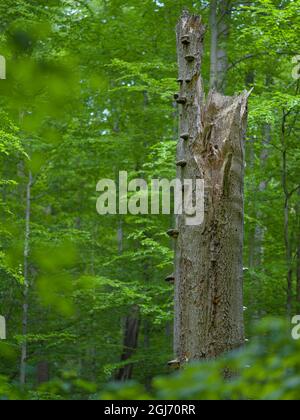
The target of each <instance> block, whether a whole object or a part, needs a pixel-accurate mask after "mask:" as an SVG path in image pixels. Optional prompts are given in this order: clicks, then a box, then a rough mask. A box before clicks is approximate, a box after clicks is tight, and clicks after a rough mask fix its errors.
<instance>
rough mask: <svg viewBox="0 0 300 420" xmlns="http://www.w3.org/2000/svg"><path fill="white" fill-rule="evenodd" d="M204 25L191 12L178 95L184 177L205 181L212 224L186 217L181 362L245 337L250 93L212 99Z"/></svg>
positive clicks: (178, 299) (181, 247)
mask: <svg viewBox="0 0 300 420" xmlns="http://www.w3.org/2000/svg"><path fill="white" fill-rule="evenodd" d="M204 31H205V29H204V25H203V24H202V22H201V19H200V18H199V17H196V16H188V15H187V14H184V15H183V17H182V19H181V20H180V22H179V24H178V27H177V44H178V62H179V79H180V80H182V82H181V91H180V93H179V95H176V98H177V101H178V103H179V104H180V107H181V108H180V128H181V135H180V140H179V143H178V148H177V158H178V160H179V161H180V165H178V172H177V177H178V178H179V179H181V180H183V179H193V180H194V181H195V180H196V179H203V180H204V183H205V218H204V223H203V224H202V225H201V226H187V223H186V221H187V219H186V215H185V214H183V215H180V216H178V217H177V226H176V230H175V231H176V232H178V234H176V235H175V236H174V239H175V240H176V257H175V344H174V347H175V354H176V358H177V359H176V363H180V364H181V363H184V362H185V361H187V360H199V359H203V358H214V357H217V356H219V355H220V354H222V353H224V352H226V351H229V350H232V349H234V348H238V347H240V346H242V345H243V343H244V325H243V285H242V277H243V258H242V256H243V255H242V250H243V213H244V212H243V210H244V206H243V204H244V202H243V178H244V166H245V161H244V136H245V131H246V121H247V99H248V93H247V92H245V93H244V94H242V95H241V96H237V97H233V98H231V97H224V96H222V95H220V94H218V93H216V92H214V91H212V92H210V94H209V95H208V98H207V101H206V103H204V92H203V87H202V80H201V75H200V68H201V60H202V50H203V36H204ZM191 56H192V57H193V59H192V58H191ZM182 133H188V136H186V135H183V134H182ZM182 162H185V165H183V164H182Z"/></svg>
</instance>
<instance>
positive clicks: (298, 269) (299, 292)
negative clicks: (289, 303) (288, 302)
mask: <svg viewBox="0 0 300 420" xmlns="http://www.w3.org/2000/svg"><path fill="white" fill-rule="evenodd" d="M299 200H300V188H299V189H298V204H297V225H298V226H297V263H296V277H297V292H296V293H297V302H298V303H300V201H299Z"/></svg>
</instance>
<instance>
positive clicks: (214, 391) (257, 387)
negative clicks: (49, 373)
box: [0, 318, 300, 400]
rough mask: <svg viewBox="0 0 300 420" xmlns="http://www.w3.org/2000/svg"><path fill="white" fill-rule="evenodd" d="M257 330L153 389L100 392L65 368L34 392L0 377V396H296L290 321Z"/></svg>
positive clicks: (298, 384) (117, 386) (115, 386)
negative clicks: (242, 343)
mask: <svg viewBox="0 0 300 420" xmlns="http://www.w3.org/2000/svg"><path fill="white" fill-rule="evenodd" d="M253 333H254V336H253V337H254V338H253V339H252V340H251V343H250V344H247V346H246V347H245V348H244V349H242V350H239V351H236V352H233V353H231V354H229V355H227V356H225V357H224V358H222V359H220V360H217V361H211V362H203V363H197V364H194V365H189V366H187V367H186V368H185V369H184V370H182V371H180V372H177V373H175V374H172V375H165V376H160V377H157V378H156V379H154V381H153V383H152V386H151V389H150V390H146V389H145V388H144V387H143V386H141V385H139V384H138V383H136V382H129V383H127V384H126V385H124V384H123V385H122V384H121V383H111V384H110V385H109V386H108V387H107V389H106V391H105V392H102V393H100V394H99V390H97V387H96V385H95V384H92V383H88V382H86V381H83V380H81V379H79V378H78V377H76V375H74V374H73V373H72V372H68V373H66V372H65V373H64V374H63V375H62V377H61V378H57V379H56V380H54V381H51V382H49V383H47V384H44V385H43V386H41V387H39V388H38V389H37V390H36V391H34V392H33V391H31V392H30V394H26V393H23V394H20V393H19V392H18V391H17V390H16V389H15V388H14V387H13V386H10V385H8V383H7V382H6V380H5V378H4V377H1V378H0V398H1V399H2V400H4V399H28V398H30V399H37V400H38V399H42V400H44V399H50V400H53V399H74V395H77V397H78V398H82V399H103V400H110V399H112V400H142V399H157V400H181V399H182V400H191V399H194V400H298V399H299V398H300V358H299V352H300V340H298V341H297V340H293V339H292V337H291V326H290V324H289V323H287V322H286V321H285V320H282V319H275V318H272V319H270V318H268V319H265V320H264V321H262V322H260V323H259V324H258V326H256V327H255V329H254V331H253ZM1 350H2V355H3V348H2V349H1ZM2 355H1V356H2ZM8 355H9V353H8V352H7V351H6V357H7V356H8ZM224 370H226V371H227V370H229V371H231V372H235V374H234V375H233V377H232V379H230V380H226V381H225V380H224V379H223V372H224Z"/></svg>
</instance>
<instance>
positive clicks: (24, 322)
mask: <svg viewBox="0 0 300 420" xmlns="http://www.w3.org/2000/svg"><path fill="white" fill-rule="evenodd" d="M31 187H32V174H31V172H29V176H28V184H27V190H26V216H25V242H24V288H23V316H22V335H23V342H22V348H21V364H20V385H21V387H24V385H25V384H26V366H27V338H26V337H27V330H28V298H29V286H30V283H29V253H30V218H31Z"/></svg>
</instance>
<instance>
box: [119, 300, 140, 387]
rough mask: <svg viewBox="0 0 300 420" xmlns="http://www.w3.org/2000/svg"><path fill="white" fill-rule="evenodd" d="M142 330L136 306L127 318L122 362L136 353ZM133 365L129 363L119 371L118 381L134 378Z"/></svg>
mask: <svg viewBox="0 0 300 420" xmlns="http://www.w3.org/2000/svg"><path fill="white" fill-rule="evenodd" d="M139 329H140V316H139V307H138V306H137V305H136V306H134V307H133V308H132V311H131V314H130V315H128V316H127V318H126V323H125V332H124V345H123V348H124V350H123V354H122V356H121V362H126V361H127V360H129V359H131V357H132V356H133V355H134V353H135V352H136V349H137V346H138V336H139ZM132 371H133V364H132V363H128V364H126V365H125V366H124V367H122V368H121V369H119V371H118V373H117V375H116V380H117V381H129V380H130V379H131V378H132Z"/></svg>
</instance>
